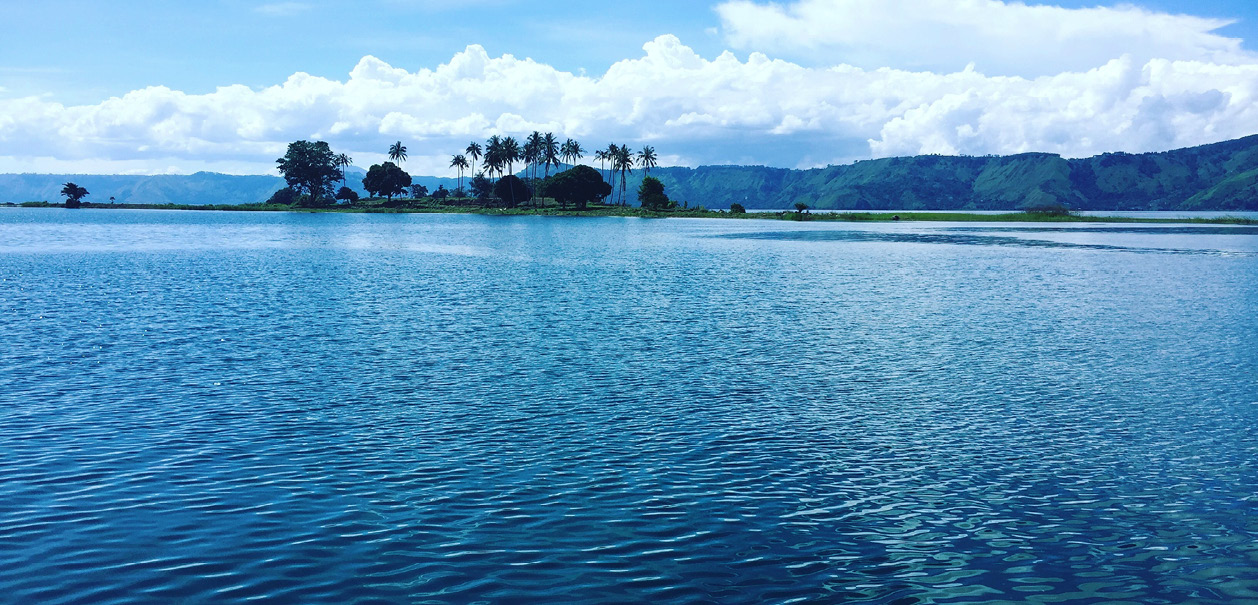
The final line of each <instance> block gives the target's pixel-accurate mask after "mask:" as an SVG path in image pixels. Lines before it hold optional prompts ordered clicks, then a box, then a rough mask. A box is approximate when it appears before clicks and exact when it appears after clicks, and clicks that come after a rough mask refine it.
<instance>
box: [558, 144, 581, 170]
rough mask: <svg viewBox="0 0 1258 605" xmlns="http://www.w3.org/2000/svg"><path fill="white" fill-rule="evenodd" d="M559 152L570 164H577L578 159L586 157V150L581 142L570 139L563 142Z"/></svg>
mask: <svg viewBox="0 0 1258 605" xmlns="http://www.w3.org/2000/svg"><path fill="white" fill-rule="evenodd" d="M559 154H560V155H561V156H563V159H564V161H565V162H567V163H568V165H570V166H576V164H577V160H579V159H581V158H583V157H585V150H584V149H582V148H581V144H580V143H578V142H576V141H574V140H572V139H568V140H566V141H564V142H563V146H561V147H560V148H559Z"/></svg>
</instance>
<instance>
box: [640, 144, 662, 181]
mask: <svg viewBox="0 0 1258 605" xmlns="http://www.w3.org/2000/svg"><path fill="white" fill-rule="evenodd" d="M657 159H659V158H658V157H656V155H655V148H654V147H652V146H650V145H647V146H646V147H643V148H642V151H639V152H638V165H640V166H642V169H643V170H645V171H646V173H647V174H651V169H652V168H655V167H656V166H657V165H658V164H657V163H656V160H657Z"/></svg>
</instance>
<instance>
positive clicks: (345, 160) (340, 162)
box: [336, 153, 354, 187]
mask: <svg viewBox="0 0 1258 605" xmlns="http://www.w3.org/2000/svg"><path fill="white" fill-rule="evenodd" d="M353 163H354V158H351V157H349V156H348V155H346V154H344V153H342V154H341V155H338V156H336V165H337V166H339V167H340V168H341V186H342V187H344V186H345V169H346V168H349V167H350V166H351V165H352V164H353Z"/></svg>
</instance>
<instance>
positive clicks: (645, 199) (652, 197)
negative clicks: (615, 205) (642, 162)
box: [638, 176, 676, 212]
mask: <svg viewBox="0 0 1258 605" xmlns="http://www.w3.org/2000/svg"><path fill="white" fill-rule="evenodd" d="M638 202H640V203H641V204H642V208H643V209H645V210H653V211H657V212H658V211H660V210H668V209H669V208H672V207H673V206H676V204H674V203H673V202H671V201H669V199H668V195H666V194H665V193H664V183H661V182H660V180H659V179H657V178H655V177H653V176H648V177H646V178H644V179H642V185H641V186H640V187H638Z"/></svg>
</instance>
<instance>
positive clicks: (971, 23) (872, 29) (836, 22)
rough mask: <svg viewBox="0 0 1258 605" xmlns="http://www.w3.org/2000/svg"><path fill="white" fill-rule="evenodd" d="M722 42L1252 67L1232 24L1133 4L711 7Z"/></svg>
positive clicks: (998, 70)
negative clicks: (1227, 30)
mask: <svg viewBox="0 0 1258 605" xmlns="http://www.w3.org/2000/svg"><path fill="white" fill-rule="evenodd" d="M716 11H717V13H718V14H719V15H720V18H721V22H722V23H723V25H724V33H725V38H726V41H727V42H728V43H729V44H730V45H732V46H733V47H734V48H741V49H751V50H760V51H764V52H771V53H774V54H778V55H780V56H785V57H793V58H796V59H804V60H806V61H809V62H818V63H822V64H834V63H847V64H850V65H859V66H863V67H886V66H890V67H900V68H906V69H928V70H932V71H955V70H959V69H962V68H964V67H965V66H966V65H967V64H969V63H971V62H973V63H974V64H975V66H976V67H977V69H979V70H980V71H983V72H985V73H988V74H999V75H1020V76H1025V77H1035V76H1042V75H1051V74H1057V73H1062V72H1065V71H1083V70H1087V69H1091V68H1094V67H1098V66H1101V65H1104V64H1105V63H1107V62H1108V61H1110V60H1112V59H1115V58H1118V57H1121V56H1129V57H1131V58H1132V59H1133V60H1135V61H1136V62H1137V63H1144V62H1147V61H1150V60H1153V59H1170V60H1182V61H1202V62H1207V63H1222V64H1236V63H1250V62H1253V61H1254V59H1255V56H1254V55H1253V54H1252V53H1249V52H1246V51H1244V50H1243V49H1242V46H1241V41H1240V40H1236V39H1232V38H1227V37H1224V36H1222V35H1219V34H1218V33H1216V31H1217V30H1218V29H1220V28H1222V27H1225V26H1227V25H1230V24H1231V23H1232V22H1231V21H1227V20H1222V19H1208V18H1202V17H1194V16H1187V15H1171V14H1166V13H1159V12H1154V11H1149V10H1146V9H1143V8H1139V7H1136V6H1131V5H1123V6H1118V7H1112V8H1111V7H1096V8H1082V9H1070V8H1062V7H1059V6H1045V5H1035V6H1031V5H1026V4H1023V3H1021V2H1005V1H1003V0H796V1H794V2H788V3H782V4H779V3H762V2H753V1H751V0H730V1H727V2H724V3H722V4H720V5H718V6H717V7H716Z"/></svg>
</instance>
